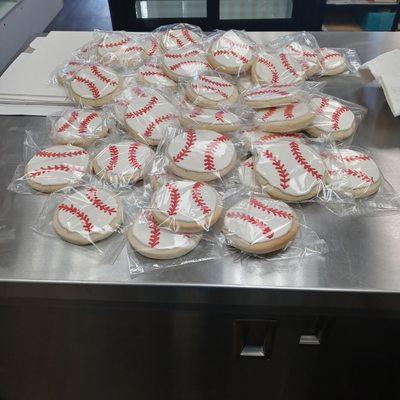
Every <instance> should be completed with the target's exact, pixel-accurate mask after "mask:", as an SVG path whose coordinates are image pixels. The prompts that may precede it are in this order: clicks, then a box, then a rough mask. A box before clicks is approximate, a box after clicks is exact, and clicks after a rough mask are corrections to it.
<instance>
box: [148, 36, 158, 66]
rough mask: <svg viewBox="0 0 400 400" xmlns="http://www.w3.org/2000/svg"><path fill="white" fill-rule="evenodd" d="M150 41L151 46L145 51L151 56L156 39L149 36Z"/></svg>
mask: <svg viewBox="0 0 400 400" xmlns="http://www.w3.org/2000/svg"><path fill="white" fill-rule="evenodd" d="M150 41H151V47H150V48H149V50H147V51H146V55H147V56H152V55H153V54H154V53H155V52H156V50H157V41H156V40H155V39H154V38H150ZM147 65H150V64H147Z"/></svg>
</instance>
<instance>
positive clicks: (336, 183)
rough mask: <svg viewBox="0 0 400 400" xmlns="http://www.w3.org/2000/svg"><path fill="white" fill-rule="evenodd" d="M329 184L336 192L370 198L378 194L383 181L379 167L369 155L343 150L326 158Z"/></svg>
mask: <svg viewBox="0 0 400 400" xmlns="http://www.w3.org/2000/svg"><path fill="white" fill-rule="evenodd" d="M325 163H326V166H327V168H328V173H329V176H328V179H327V182H328V183H329V184H331V185H332V186H333V188H334V190H338V191H351V193H352V195H353V197H355V198H362V197H368V196H371V195H372V194H374V193H376V192H377V191H378V190H379V187H380V186H381V183H382V179H381V173H380V171H379V168H378V166H377V165H376V163H375V161H374V160H373V159H372V157H371V156H370V155H368V154H364V153H360V152H358V151H355V150H351V149H341V150H338V151H336V152H334V153H331V154H329V155H328V156H327V157H326V158H325Z"/></svg>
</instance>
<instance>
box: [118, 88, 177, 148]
mask: <svg viewBox="0 0 400 400" xmlns="http://www.w3.org/2000/svg"><path fill="white" fill-rule="evenodd" d="M176 120H177V114H176V110H175V107H174V106H173V105H172V104H171V103H169V102H168V101H166V100H165V98H164V97H162V96H158V95H153V96H151V97H143V98H137V99H136V100H135V101H131V102H129V104H128V106H127V107H126V110H125V124H126V128H127V130H128V133H130V134H131V136H132V137H133V138H134V139H136V140H138V141H139V142H142V143H145V144H148V145H150V146H156V145H157V144H158V143H159V142H160V140H161V138H162V137H163V135H164V132H165V130H166V129H167V128H168V127H169V126H171V125H172V124H174V122H175V121H176Z"/></svg>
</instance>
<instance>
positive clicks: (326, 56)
mask: <svg viewBox="0 0 400 400" xmlns="http://www.w3.org/2000/svg"><path fill="white" fill-rule="evenodd" d="M336 57H340V58H342V55H341V54H340V53H337V52H333V53H330V54H327V55H325V56H324V57H323V58H322V60H323V61H326V60H328V59H330V58H336Z"/></svg>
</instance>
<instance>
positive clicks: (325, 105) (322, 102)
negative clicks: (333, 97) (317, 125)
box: [318, 97, 329, 112]
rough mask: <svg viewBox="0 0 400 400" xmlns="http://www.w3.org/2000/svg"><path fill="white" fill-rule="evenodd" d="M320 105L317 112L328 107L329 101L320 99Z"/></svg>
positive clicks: (323, 98)
mask: <svg viewBox="0 0 400 400" xmlns="http://www.w3.org/2000/svg"><path fill="white" fill-rule="evenodd" d="M320 100H321V104H320V105H319V108H318V112H322V111H323V110H324V109H325V108H326V107H328V106H329V99H327V98H326V97H321V99H320Z"/></svg>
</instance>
